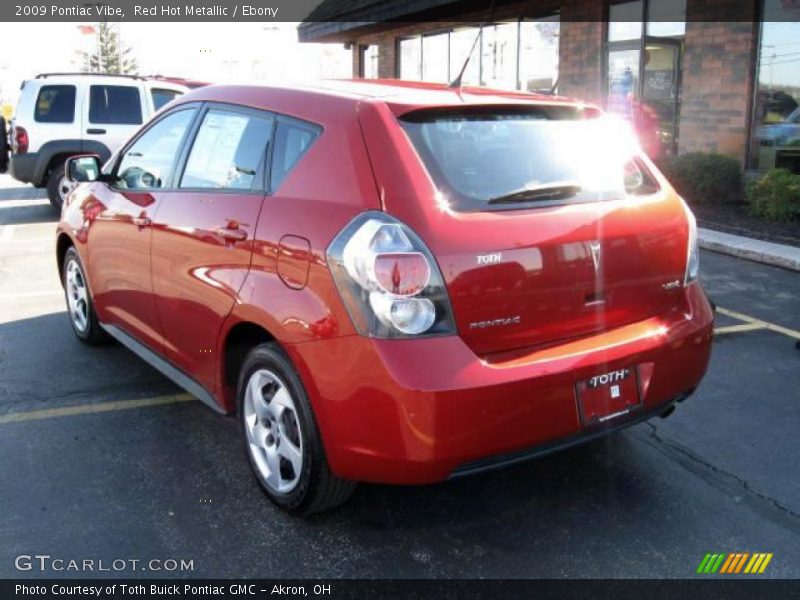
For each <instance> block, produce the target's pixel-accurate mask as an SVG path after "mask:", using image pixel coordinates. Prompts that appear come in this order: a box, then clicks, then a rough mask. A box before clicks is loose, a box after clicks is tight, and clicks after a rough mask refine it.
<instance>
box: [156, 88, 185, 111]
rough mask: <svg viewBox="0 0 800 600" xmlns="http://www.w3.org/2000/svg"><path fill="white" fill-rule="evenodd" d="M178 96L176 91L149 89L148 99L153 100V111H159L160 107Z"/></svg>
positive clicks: (178, 93)
mask: <svg viewBox="0 0 800 600" xmlns="http://www.w3.org/2000/svg"><path fill="white" fill-rule="evenodd" d="M180 95H181V93H180V92H179V91H178V90H162V89H158V88H153V89H151V90H150V97H151V98H152V99H153V110H156V111H158V110H160V109H161V107H162V106H164V105H165V104H167V103H168V102H172V101H173V100H175V98H177V97H178V96H180Z"/></svg>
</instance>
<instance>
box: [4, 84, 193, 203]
mask: <svg viewBox="0 0 800 600" xmlns="http://www.w3.org/2000/svg"><path fill="white" fill-rule="evenodd" d="M188 89H189V88H187V87H186V86H184V85H180V84H177V83H173V82H172V81H164V80H160V79H155V78H144V77H134V76H123V75H105V74H97V73H45V74H42V75H38V76H37V77H36V78H35V79H31V80H28V81H24V82H23V83H22V91H21V94H20V98H19V102H18V104H17V108H16V112H15V115H14V118H13V120H12V121H11V127H10V132H9V138H10V142H11V148H10V150H11V153H10V154H11V156H10V164H9V167H10V173H11V175H12V176H13V177H14V178H15V179H17V180H18V181H21V182H23V183H32V184H33V185H35V186H36V187H46V188H47V196H48V198H49V199H50V202H51V203H52V204H53V206H54V207H56V208H59V209H60V208H61V204H62V203H63V201H64V195H65V193H66V192H67V185H66V181H65V180H64V161H65V160H66V159H67V158H68V157H70V156H74V155H76V154H82V153H86V152H91V153H94V154H97V156H99V157H100V159H101V160H103V161H105V160H108V158H110V156H111V154H112V153H113V152H114V151H116V150H117V149H118V148H119V147H120V146H121V145H122V144H123V143H124V142H125V140H127V139H128V138H129V137H130V136H131V135H132V134H133V133H134V132H135V131H136V130H137V129H138V128H139V126H140V125H141V124H142V123H144V122H145V121H147V120H148V119H149V118H150V117H151V116H152V115H153V114H154V113H156V112H157V111H158V110H159V109H161V107H163V106H164V105H165V104H167V103H168V102H169V101H171V100H173V99H175V98H176V97H177V96H180V95H181V94H183V93H185V92H186V91H188ZM0 162H2V160H1V157H0Z"/></svg>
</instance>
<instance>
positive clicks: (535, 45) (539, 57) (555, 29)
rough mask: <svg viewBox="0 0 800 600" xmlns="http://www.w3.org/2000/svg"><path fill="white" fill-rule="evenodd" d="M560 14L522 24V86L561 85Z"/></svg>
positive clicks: (550, 87)
mask: <svg viewBox="0 0 800 600" xmlns="http://www.w3.org/2000/svg"><path fill="white" fill-rule="evenodd" d="M559 34H560V23H559V20H558V17H550V18H548V19H539V20H536V21H522V22H521V23H520V24H519V89H521V90H523V91H525V92H545V91H555V88H556V86H557V85H558V38H559Z"/></svg>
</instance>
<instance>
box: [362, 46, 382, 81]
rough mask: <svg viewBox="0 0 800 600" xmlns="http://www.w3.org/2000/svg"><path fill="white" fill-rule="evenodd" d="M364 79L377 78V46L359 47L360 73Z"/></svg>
mask: <svg viewBox="0 0 800 600" xmlns="http://www.w3.org/2000/svg"><path fill="white" fill-rule="evenodd" d="M359 75H360V76H361V77H363V78H364V79H377V78H378V45H377V44H370V45H369V46H361V73H359Z"/></svg>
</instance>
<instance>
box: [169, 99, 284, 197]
mask: <svg viewBox="0 0 800 600" xmlns="http://www.w3.org/2000/svg"><path fill="white" fill-rule="evenodd" d="M272 123H273V117H272V116H270V115H267V114H264V115H263V116H260V117H256V116H253V115H248V114H244V113H238V112H229V111H224V110H217V109H211V110H209V111H208V112H207V113H206V115H205V117H204V118H203V123H202V124H201V125H200V129H199V130H198V132H197V137H195V140H194V143H193V144H192V150H191V153H190V154H189V158H188V160H187V161H186V169H185V171H184V173H183V178H182V179H181V185H180V187H183V188H214V189H237V190H249V189H252V188H253V187H254V183H256V173H258V172H259V166H260V164H261V161H262V158H263V156H264V153H265V152H266V149H267V145H268V144H269V142H270V138H271V137H272ZM255 187H259V188H260V187H261V186H260V185H256V186H255Z"/></svg>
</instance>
